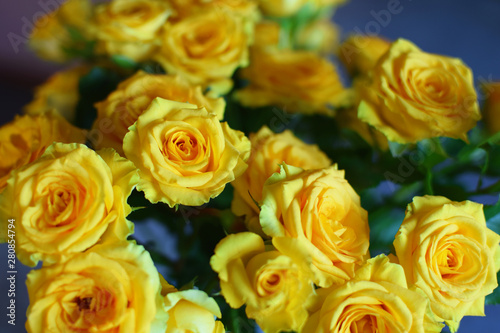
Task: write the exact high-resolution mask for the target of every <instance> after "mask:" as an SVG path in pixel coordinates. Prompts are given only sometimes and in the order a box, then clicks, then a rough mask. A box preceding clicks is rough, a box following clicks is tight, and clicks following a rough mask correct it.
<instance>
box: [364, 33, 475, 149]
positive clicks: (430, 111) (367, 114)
mask: <svg viewBox="0 0 500 333" xmlns="http://www.w3.org/2000/svg"><path fill="white" fill-rule="evenodd" d="M370 78H371V82H370V83H369V84H367V85H365V86H362V87H361V89H360V94H361V97H362V102H361V103H360V105H359V108H358V116H359V118H361V120H363V121H366V122H367V123H369V124H371V125H373V126H374V127H375V128H377V129H378V130H380V131H381V132H382V133H384V134H385V135H386V136H387V138H388V139H389V140H391V141H396V142H399V143H411V142H416V141H419V140H422V139H426V138H431V137H437V136H447V137H452V138H459V139H463V140H467V131H468V130H470V129H471V128H472V127H474V126H475V125H476V122H477V121H478V120H479V119H480V118H481V115H480V114H479V108H478V104H477V101H476V99H477V96H476V91H475V90H474V85H473V78H472V72H471V70H470V69H469V68H468V67H467V66H465V65H464V64H463V63H462V61H461V60H459V59H454V58H448V57H445V56H440V55H435V54H429V53H425V52H422V51H421V50H420V49H418V48H417V47H416V46H415V45H413V44H412V43H411V42H409V41H406V40H404V39H399V40H397V41H396V42H394V43H393V44H392V45H391V48H390V49H389V51H387V53H385V54H384V55H383V56H382V58H381V59H380V60H379V61H378V62H377V65H376V66H375V67H374V68H373V69H372V72H371V76H370Z"/></svg>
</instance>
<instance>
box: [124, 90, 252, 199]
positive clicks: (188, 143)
mask: <svg viewBox="0 0 500 333" xmlns="http://www.w3.org/2000/svg"><path fill="white" fill-rule="evenodd" d="M123 150H124V151H125V155H126V156H127V158H129V159H130V160H131V161H132V162H134V164H135V165H136V166H137V168H138V169H139V171H140V177H141V180H140V181H139V185H138V186H137V188H138V189H139V190H141V191H144V194H145V196H146V198H147V199H148V200H149V201H151V202H158V201H162V202H165V203H167V204H168V205H169V206H170V207H173V206H175V205H177V204H181V205H188V206H199V205H202V204H203V203H206V202H208V201H209V200H210V198H214V197H216V196H217V195H219V194H220V193H221V192H222V190H223V189H224V187H225V185H226V184H227V183H228V182H231V181H233V180H234V179H235V178H236V177H238V176H239V175H241V174H242V173H243V172H244V171H245V169H246V166H247V165H246V163H245V161H246V160H247V159H248V155H249V154H250V141H249V140H248V139H247V138H246V137H245V136H244V134H243V133H241V132H239V131H235V130H233V129H231V128H230V127H229V126H228V125H227V123H220V122H219V120H218V119H217V115H216V114H214V113H209V112H208V111H207V110H206V109H205V108H204V107H201V108H200V107H198V106H196V105H192V104H189V103H179V102H174V101H169V100H166V99H162V98H159V97H158V98H156V99H155V100H153V102H152V103H151V105H150V107H149V108H148V109H147V110H146V111H145V112H144V113H143V114H142V115H140V116H139V118H138V119H137V122H136V123H135V124H134V125H133V126H131V127H130V131H129V132H128V133H127V135H125V138H124V140H123Z"/></svg>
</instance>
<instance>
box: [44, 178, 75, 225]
mask: <svg viewBox="0 0 500 333" xmlns="http://www.w3.org/2000/svg"><path fill="white" fill-rule="evenodd" d="M47 200H48V202H47V207H48V212H49V214H50V216H52V219H51V220H50V221H49V223H51V224H52V225H54V226H63V225H66V224H68V223H70V219H68V217H69V216H66V215H67V214H66V213H67V212H68V211H70V210H71V206H72V204H73V196H72V194H71V193H70V192H69V191H68V190H67V189H65V188H63V187H56V188H52V189H51V190H50V194H49V196H48V198H47Z"/></svg>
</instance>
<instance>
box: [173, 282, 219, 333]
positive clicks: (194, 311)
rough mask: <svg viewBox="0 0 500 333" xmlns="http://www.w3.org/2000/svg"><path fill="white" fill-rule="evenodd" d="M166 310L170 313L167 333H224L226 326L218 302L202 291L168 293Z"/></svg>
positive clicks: (191, 290)
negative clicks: (221, 318) (222, 320)
mask: <svg viewBox="0 0 500 333" xmlns="http://www.w3.org/2000/svg"><path fill="white" fill-rule="evenodd" d="M165 309H166V311H167V313H168V321H167V330H166V331H165V333H177V332H192V333H224V332H225V331H226V330H225V329H224V325H223V324H222V322H220V321H218V320H214V316H215V317H217V318H220V317H221V313H220V309H219V306H218V305H217V302H216V301H215V300H214V299H213V298H211V297H209V296H208V295H207V294H206V293H205V292H203V291H201V290H195V289H190V290H183V291H174V292H170V293H167V295H166V296H165Z"/></svg>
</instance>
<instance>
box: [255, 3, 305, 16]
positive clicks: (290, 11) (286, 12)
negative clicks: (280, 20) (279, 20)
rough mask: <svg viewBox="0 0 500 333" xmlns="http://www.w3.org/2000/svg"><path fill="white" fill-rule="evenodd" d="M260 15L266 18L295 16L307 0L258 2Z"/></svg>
mask: <svg viewBox="0 0 500 333" xmlns="http://www.w3.org/2000/svg"><path fill="white" fill-rule="evenodd" d="M258 2H259V6H260V9H261V10H262V13H264V15H267V16H274V17H285V16H292V15H295V14H296V13H297V12H298V11H299V10H300V9H301V8H302V6H304V5H305V4H306V3H308V0H258Z"/></svg>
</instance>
